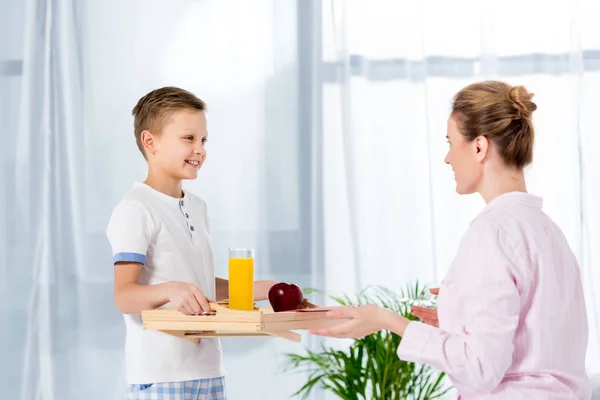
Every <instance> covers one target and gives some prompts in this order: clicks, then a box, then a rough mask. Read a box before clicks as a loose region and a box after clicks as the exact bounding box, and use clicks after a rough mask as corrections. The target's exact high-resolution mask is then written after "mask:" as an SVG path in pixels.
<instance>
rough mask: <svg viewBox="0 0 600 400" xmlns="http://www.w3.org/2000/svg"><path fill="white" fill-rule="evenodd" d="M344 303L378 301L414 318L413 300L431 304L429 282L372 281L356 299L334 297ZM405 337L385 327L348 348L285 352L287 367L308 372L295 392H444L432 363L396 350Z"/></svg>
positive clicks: (399, 397) (357, 399) (424, 395)
mask: <svg viewBox="0 0 600 400" xmlns="http://www.w3.org/2000/svg"><path fill="white" fill-rule="evenodd" d="M329 297H330V298H332V299H334V300H335V301H336V302H337V303H339V304H340V305H356V306H359V305H364V304H373V303H375V304H379V305H381V306H383V307H386V308H389V309H391V310H394V311H395V312H397V313H399V314H401V315H403V316H405V317H406V318H409V319H411V320H416V318H415V317H414V316H413V315H411V306H412V305H413V304H415V303H420V304H431V302H432V298H431V294H430V293H429V290H428V289H427V288H426V287H421V286H420V285H419V283H418V282H417V283H416V284H415V285H414V286H409V287H407V289H406V290H401V291H400V292H399V293H394V292H393V291H391V290H389V289H386V288H383V287H380V286H371V287H368V288H367V289H365V290H363V291H362V292H360V293H359V294H358V295H357V296H356V297H355V298H351V297H349V296H344V297H333V296H329ZM401 340H402V339H401V338H400V337H399V336H397V335H394V334H390V333H388V332H386V331H380V332H377V333H374V334H372V335H369V336H366V337H364V338H361V339H357V340H355V341H354V342H353V344H352V345H350V347H349V348H348V349H346V350H337V349H334V348H331V347H327V346H325V345H321V347H320V350H318V351H313V350H309V349H307V350H306V354H294V353H291V354H287V360H288V367H289V368H288V369H293V370H294V371H297V372H300V371H302V372H306V373H308V381H307V382H306V383H305V384H304V385H303V386H302V387H301V388H300V389H298V391H297V392H296V393H295V394H294V396H300V397H301V398H302V399H306V398H308V396H309V395H310V393H311V392H312V391H313V390H314V389H315V388H322V389H324V390H326V391H331V392H332V393H334V394H335V395H337V396H338V397H339V398H340V399H344V400H366V399H369V400H405V399H408V400H431V399H436V398H439V397H441V396H443V395H444V394H445V393H446V392H447V391H448V390H449V389H450V387H448V386H445V385H444V376H445V374H444V373H440V372H437V371H436V370H434V369H433V368H431V367H430V366H428V365H419V364H415V363H411V362H406V361H403V360H400V359H399V358H398V356H397V355H396V349H397V348H398V345H399V344H400V341H401Z"/></svg>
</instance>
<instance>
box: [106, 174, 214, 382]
mask: <svg viewBox="0 0 600 400" xmlns="http://www.w3.org/2000/svg"><path fill="white" fill-rule="evenodd" d="M107 236H108V239H109V241H110V244H111V246H112V251H113V261H114V262H115V263H116V262H118V261H128V262H138V263H141V264H143V267H142V271H141V273H140V277H139V280H138V283H139V284H141V285H156V284H159V283H164V282H169V281H180V282H188V283H191V284H194V285H196V286H198V287H199V288H200V290H201V291H202V293H203V294H204V295H205V296H206V297H207V298H209V299H215V290H216V289H215V271H214V261H213V253H212V248H211V244H210V238H209V224H208V219H207V213H206V204H205V203H204V201H202V199H200V198H199V197H197V196H195V195H193V194H191V193H189V192H187V191H184V196H183V198H181V199H177V198H174V197H170V196H168V195H166V194H164V193H161V192H159V191H157V190H154V189H152V188H151V187H150V186H148V185H145V184H143V183H136V184H135V185H134V187H133V189H132V190H131V191H130V192H129V193H128V194H127V195H126V196H125V198H124V199H123V200H122V201H121V202H120V203H119V204H118V205H117V206H116V207H115V209H114V211H113V214H112V216H111V219H110V222H109V224H108V229H107ZM164 307H172V305H170V304H166V305H165V306H164ZM124 318H125V326H126V328H127V339H126V343H125V358H126V374H127V382H128V383H129V384H144V383H159V382H181V381H187V380H193V379H204V378H214V377H220V376H223V375H225V372H224V370H223V367H222V361H221V358H222V354H221V344H220V342H219V340H218V339H203V340H202V341H201V342H200V343H199V344H194V343H192V342H190V341H187V340H183V339H180V338H176V337H174V336H171V335H169V334H166V333H162V332H158V331H152V330H144V328H143V326H142V318H141V315H140V314H125V315H124Z"/></svg>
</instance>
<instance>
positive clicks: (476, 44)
mask: <svg viewBox="0 0 600 400" xmlns="http://www.w3.org/2000/svg"><path fill="white" fill-rule="evenodd" d="M322 12H323V14H322V15H323V16H322V21H323V41H322V43H323V57H324V64H325V65H324V70H323V81H324V85H323V104H322V109H323V156H322V160H323V161H322V165H323V180H324V182H323V201H324V205H323V207H324V243H325V245H324V246H325V247H324V254H325V265H326V269H325V273H326V283H327V287H328V289H329V290H330V291H334V292H338V291H344V290H345V291H347V290H349V289H351V288H353V289H354V290H358V289H360V288H362V287H364V286H366V285H368V284H378V283H382V282H386V285H387V286H390V287H392V288H400V287H402V286H404V284H405V283H406V282H412V281H415V280H416V279H419V280H420V281H423V282H425V283H428V284H431V285H437V284H439V282H440V281H441V279H443V277H444V274H445V272H446V270H447V268H448V266H449V265H450V262H451V260H452V258H453V256H454V253H455V251H456V249H457V247H458V241H459V240H460V237H461V236H462V234H463V232H464V231H465V230H466V228H467V226H468V224H469V222H470V220H471V219H472V218H473V217H474V216H475V215H476V213H477V212H478V211H479V210H480V209H481V208H482V207H483V205H484V204H483V202H482V200H480V199H479V198H478V196H458V195H457V194H456V193H455V192H454V180H453V178H452V173H451V170H450V168H449V167H448V166H446V165H445V164H444V162H443V159H444V156H445V153H446V151H447V145H446V143H445V134H446V119H447V117H448V114H449V108H450V102H451V99H452V96H453V95H454V94H455V93H456V92H457V91H458V90H459V89H460V88H462V87H464V86H466V85H467V84H469V83H471V82H474V81H479V80H484V79H500V80H504V81H507V82H509V83H511V84H522V85H525V86H526V87H527V88H528V89H529V90H530V91H532V92H534V93H535V97H534V100H535V102H536V103H537V105H538V111H536V112H535V113H534V123H535V127H536V135H537V136H536V145H535V155H534V162H533V165H532V167H530V168H528V170H527V179H528V185H529V190H530V191H531V192H533V193H536V194H538V195H541V196H543V197H544V200H545V207H544V209H545V211H546V212H547V213H548V214H549V215H550V216H551V217H552V218H553V219H554V220H555V221H556V222H557V223H558V224H559V225H560V226H561V228H562V229H563V231H564V232H565V235H566V237H567V239H568V241H569V243H570V245H571V246H572V249H573V250H574V252H575V254H576V255H577V257H578V259H579V262H580V264H581V269H582V273H583V281H584V286H585V294H586V296H587V306H588V313H589V321H590V341H589V351H588V360H587V362H588V367H589V369H590V370H596V371H599V370H600V329H599V323H600V297H599V296H598V292H597V290H595V288H596V287H597V285H598V282H600V269H599V266H600V251H599V250H598V249H597V245H595V244H597V243H599V242H600V229H599V227H600V214H599V213H598V211H597V207H596V206H595V205H596V204H598V202H599V201H600V190H599V189H598V187H597V184H596V183H597V182H598V178H599V177H600V161H599V160H598V158H597V157H594V156H593V152H594V151H595V150H594V149H595V148H597V146H598V145H599V144H600V139H599V138H598V134H597V129H596V126H597V125H598V122H599V120H598V113H597V112H596V111H595V109H596V108H597V104H598V101H599V98H598V92H599V91H600V51H599V50H600V39H599V38H600V30H599V29H600V28H598V25H597V23H596V22H595V21H594V19H593V17H592V16H594V15H598V13H599V12H600V8H599V6H598V3H597V2H594V1H578V2H571V1H562V2H553V3H547V2H544V1H528V2H517V1H508V2H480V1H475V0H473V1H468V0H458V1H452V2H447V1H441V0H440V1H437V0H430V1H425V2H398V1H393V0H389V1H385V0H378V1H369V2H364V1H352V0H350V1H333V0H330V1H325V2H323V7H322ZM556 319H557V322H559V321H560V320H561V316H560V315H557V316H556Z"/></svg>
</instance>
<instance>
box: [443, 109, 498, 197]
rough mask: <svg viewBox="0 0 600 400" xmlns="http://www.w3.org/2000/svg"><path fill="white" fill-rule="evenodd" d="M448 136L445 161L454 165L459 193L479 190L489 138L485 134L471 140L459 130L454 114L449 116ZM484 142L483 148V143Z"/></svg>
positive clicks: (453, 169)
mask: <svg viewBox="0 0 600 400" xmlns="http://www.w3.org/2000/svg"><path fill="white" fill-rule="evenodd" d="M446 138H447V139H448V145H449V146H450V148H449V150H448V154H446V158H445V159H444V162H445V163H446V164H449V165H450V166H451V167H452V171H453V172H454V179H455V180H456V192H457V193H458V194H471V193H475V192H477V191H478V187H479V184H480V182H481V179H482V177H483V162H482V161H483V158H484V157H485V152H486V151H487V144H488V143H487V139H486V138H485V137H483V136H480V137H478V138H476V139H475V140H473V141H471V142H469V141H467V140H466V139H465V137H464V136H463V134H462V133H461V132H460V130H459V124H458V121H457V119H456V117H455V116H454V115H450V117H449V118H448V129H447V134H446ZM482 143H483V144H484V146H483V147H484V148H482V146H481V144H482Z"/></svg>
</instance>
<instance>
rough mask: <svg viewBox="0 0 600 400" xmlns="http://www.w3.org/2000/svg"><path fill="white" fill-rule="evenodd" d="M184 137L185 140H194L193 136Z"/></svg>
mask: <svg viewBox="0 0 600 400" xmlns="http://www.w3.org/2000/svg"><path fill="white" fill-rule="evenodd" d="M184 139H187V140H194V137H193V136H186V137H185V138H184Z"/></svg>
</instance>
